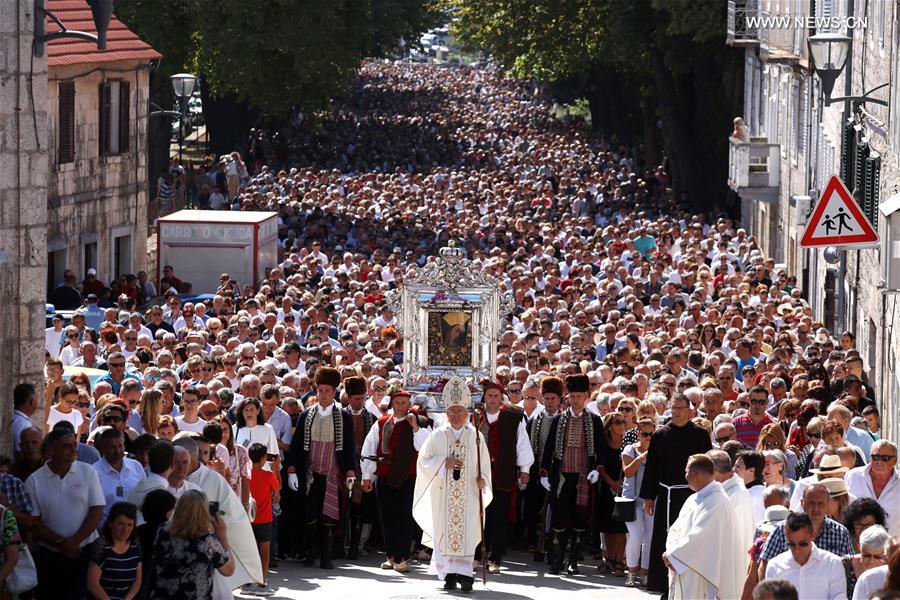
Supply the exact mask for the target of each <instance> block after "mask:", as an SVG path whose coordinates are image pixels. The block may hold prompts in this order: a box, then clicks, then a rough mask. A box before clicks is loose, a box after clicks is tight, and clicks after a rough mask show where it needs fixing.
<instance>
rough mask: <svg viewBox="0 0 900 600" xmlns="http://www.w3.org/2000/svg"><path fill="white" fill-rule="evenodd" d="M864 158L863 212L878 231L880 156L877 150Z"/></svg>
mask: <svg viewBox="0 0 900 600" xmlns="http://www.w3.org/2000/svg"><path fill="white" fill-rule="evenodd" d="M873 154H874V156H869V157H867V158H866V161H865V167H864V169H862V171H863V172H864V175H863V187H862V190H863V192H864V196H863V198H864V199H865V206H864V210H865V214H866V217H868V219H869V222H870V223H871V224H872V227H873V228H875V231H878V189H879V185H880V183H881V156H879V155H878V153H877V152H874V153H873Z"/></svg>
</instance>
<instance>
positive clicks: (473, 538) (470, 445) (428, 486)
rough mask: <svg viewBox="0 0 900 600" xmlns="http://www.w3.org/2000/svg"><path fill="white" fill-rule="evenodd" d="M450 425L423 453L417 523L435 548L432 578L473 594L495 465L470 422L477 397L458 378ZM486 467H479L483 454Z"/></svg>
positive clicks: (448, 396)
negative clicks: (475, 565) (474, 566)
mask: <svg viewBox="0 0 900 600" xmlns="http://www.w3.org/2000/svg"><path fill="white" fill-rule="evenodd" d="M443 398H444V400H443V403H444V406H445V408H446V411H447V413H446V414H447V422H446V423H444V424H443V425H441V426H440V427H437V428H436V429H435V430H434V433H432V435H431V437H429V438H428V440H427V441H426V442H425V444H424V445H423V446H422V448H421V449H420V450H419V458H418V462H417V471H416V488H415V492H414V495H413V517H414V518H415V520H416V523H418V524H419V527H421V528H422V531H423V534H422V543H423V544H424V545H426V546H428V547H431V548H434V554H433V556H432V558H431V566H430V568H429V572H430V573H434V574H436V575H437V576H438V579H441V580H443V581H444V589H447V590H453V589H456V585H457V584H459V585H460V587H461V588H462V590H463V591H470V590H471V589H472V584H473V583H474V578H473V577H472V562H473V561H474V559H475V548H476V547H477V546H478V544H479V543H481V541H482V539H481V537H482V531H483V527H484V511H483V510H482V511H480V512H479V504H478V502H479V494H480V496H481V507H482V509H485V508H487V506H488V504H490V502H491V498H492V497H493V496H492V493H491V462H490V455H489V454H488V448H487V443H486V441H485V439H484V437H483V436H481V435H479V434H477V432H476V431H475V427H474V426H472V425H471V424H470V423H469V422H468V417H469V412H468V407H469V405H470V404H471V394H470V392H469V389H468V386H467V385H466V383H465V382H464V381H463V380H462V379H460V378H458V377H453V378H451V379H450V381H449V382H448V383H447V385H446V386H445V387H444V396H443ZM479 447H480V451H481V463H480V464H479V462H478V448H479Z"/></svg>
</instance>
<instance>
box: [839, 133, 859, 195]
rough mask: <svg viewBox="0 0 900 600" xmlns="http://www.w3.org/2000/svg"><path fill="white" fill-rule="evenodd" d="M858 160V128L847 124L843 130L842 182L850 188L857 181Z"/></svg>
mask: <svg viewBox="0 0 900 600" xmlns="http://www.w3.org/2000/svg"><path fill="white" fill-rule="evenodd" d="M855 160H856V127H854V126H853V123H851V122H849V121H848V122H847V123H845V124H844V128H843V129H842V130H841V181H843V182H844V185H846V186H847V187H848V188H851V191H852V188H853V186H854V181H855V179H856V171H855V169H854V164H855V163H854V161H855Z"/></svg>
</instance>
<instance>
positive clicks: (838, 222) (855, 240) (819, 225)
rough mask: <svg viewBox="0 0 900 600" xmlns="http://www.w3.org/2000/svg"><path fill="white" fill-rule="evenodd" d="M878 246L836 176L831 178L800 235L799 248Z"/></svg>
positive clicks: (875, 236)
mask: <svg viewBox="0 0 900 600" xmlns="http://www.w3.org/2000/svg"><path fill="white" fill-rule="evenodd" d="M877 243H878V234H877V233H875V229H874V228H873V227H872V224H871V223H869V220H868V219H867V218H866V216H865V215H864V214H863V212H862V210H861V209H860V207H859V204H857V203H856V200H854V199H853V196H851V195H850V190H848V189H847V186H846V185H844V182H843V181H841V179H840V178H839V177H838V176H837V175H832V177H831V180H829V182H828V185H827V186H825V191H824V192H822V197H821V198H819V201H818V202H817V203H816V207H815V209H814V210H813V213H812V217H810V219H809V223H807V225H806V230H805V231H804V232H803V238H801V240H800V245H801V246H803V247H804V248H812V247H816V246H870V245H873V244H877Z"/></svg>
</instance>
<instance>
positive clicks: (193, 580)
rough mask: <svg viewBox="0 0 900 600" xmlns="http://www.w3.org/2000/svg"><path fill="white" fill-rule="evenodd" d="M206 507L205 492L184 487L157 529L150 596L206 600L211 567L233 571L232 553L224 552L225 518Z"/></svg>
mask: <svg viewBox="0 0 900 600" xmlns="http://www.w3.org/2000/svg"><path fill="white" fill-rule="evenodd" d="M214 509H216V505H215V504H213V505H212V506H210V503H209V501H208V500H207V497H206V494H204V493H203V492H201V491H199V490H188V491H187V492H185V493H184V495H183V496H181V498H179V499H178V502H177V503H176V504H175V511H174V512H173V514H172V518H171V519H170V520H169V522H168V523H165V524H164V525H162V526H161V527H160V528H159V533H158V534H157V537H156V543H155V544H154V548H153V555H154V556H155V557H156V581H155V582H154V585H153V591H152V592H151V594H150V597H151V598H154V599H157V598H158V599H163V598H166V599H168V598H171V599H172V600H175V599H180V598H195V599H197V600H209V599H211V598H212V593H213V570H214V569H215V570H218V571H219V573H221V574H222V575H224V576H225V577H228V576H230V575H232V574H233V573H234V556H232V554H231V553H230V552H229V551H228V536H227V533H226V531H227V529H226V525H225V521H223V520H222V518H221V517H220V516H219V514H218V512H215V516H214V517H210V512H214Z"/></svg>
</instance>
